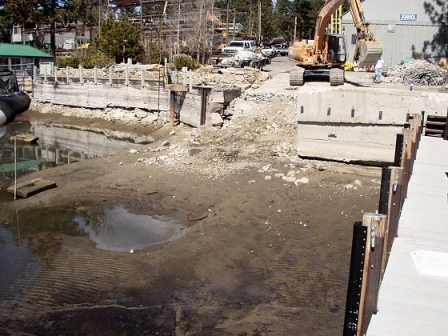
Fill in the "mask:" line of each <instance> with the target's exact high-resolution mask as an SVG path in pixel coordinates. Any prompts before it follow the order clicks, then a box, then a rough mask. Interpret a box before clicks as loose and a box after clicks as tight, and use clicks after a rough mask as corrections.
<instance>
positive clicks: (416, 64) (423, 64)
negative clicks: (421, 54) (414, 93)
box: [383, 60, 448, 86]
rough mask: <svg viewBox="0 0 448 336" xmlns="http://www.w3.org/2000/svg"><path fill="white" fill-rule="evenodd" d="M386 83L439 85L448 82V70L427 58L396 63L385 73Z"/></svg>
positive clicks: (384, 79) (384, 80)
mask: <svg viewBox="0 0 448 336" xmlns="http://www.w3.org/2000/svg"><path fill="white" fill-rule="evenodd" d="M383 75H384V78H383V82H384V83H398V84H405V85H409V84H414V85H430V86H439V85H446V84H448V72H447V70H444V69H443V68H441V67H440V66H438V65H437V64H432V63H429V62H428V61H425V60H415V61H412V62H410V63H405V64H401V65H396V66H395V67H393V68H390V69H388V70H387V71H386V72H385V73H384V74H383Z"/></svg>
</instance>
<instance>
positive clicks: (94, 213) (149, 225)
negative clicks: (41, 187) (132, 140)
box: [0, 123, 187, 299]
mask: <svg viewBox="0 0 448 336" xmlns="http://www.w3.org/2000/svg"><path fill="white" fill-rule="evenodd" d="M30 130H32V131H33V132H34V133H33V134H34V135H35V136H38V137H39V142H38V144H35V145H32V144H28V143H16V149H14V143H13V142H11V141H10V137H11V136H13V135H15V134H19V133H26V132H29V131H30ZM128 147H129V143H126V142H123V141H116V140H110V139H108V138H107V137H106V136H104V135H101V134H97V133H92V132H86V131H79V130H71V129H63V128H60V127H59V128H55V127H47V126H36V127H31V125H30V124H29V123H11V124H9V125H6V126H4V127H2V129H1V132H0V270H1V271H0V299H2V298H5V297H10V296H11V295H15V293H17V288H20V290H19V291H22V290H26V289H27V288H29V287H30V286H32V283H33V279H35V278H36V277H37V276H38V274H39V272H40V270H41V268H42V267H43V266H44V265H46V264H49V263H50V262H51V260H52V259H53V258H54V256H55V255H56V254H57V253H58V251H59V250H60V248H61V246H60V242H59V241H58V240H57V239H56V235H59V234H63V235H67V236H73V237H75V236H86V237H89V238H90V239H91V240H92V241H94V242H95V243H96V244H97V247H98V248H101V249H107V250H115V251H124V252H129V251H130V250H131V249H133V250H134V251H136V250H138V249H142V248H144V247H147V246H150V245H154V244H158V243H162V242H166V241H170V240H174V239H178V238H180V237H182V236H183V235H185V233H186V232H187V228H186V227H184V226H182V225H180V224H177V223H175V222H174V221H173V219H172V218H170V217H167V216H154V217H151V216H146V215H136V214H132V213H130V212H129V211H127V210H126V209H125V208H123V207H122V206H120V205H112V206H110V205H103V204H101V205H98V204H87V205H85V206H82V207H80V206H79V205H78V206H75V205H74V206H73V207H70V206H68V207H47V208H37V209H30V210H28V209H25V210H21V211H11V210H9V208H8V203H10V202H14V200H13V195H12V194H10V193H8V192H7V191H6V188H7V187H8V186H10V185H12V184H13V183H14V179H15V173H14V170H11V162H13V161H14V156H16V158H17V161H20V162H21V163H22V164H23V165H24V166H22V168H20V169H17V178H20V177H21V176H24V175H26V174H29V173H31V172H33V171H37V170H41V169H49V168H51V167H55V166H58V165H62V164H71V163H73V162H76V161H79V160H84V159H88V158H94V157H97V156H104V155H110V154H113V153H115V152H117V151H119V150H122V149H125V148H128ZM19 166H20V165H17V167H19ZM12 167H14V166H12ZM24 279H26V281H24Z"/></svg>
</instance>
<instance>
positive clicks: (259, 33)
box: [258, 0, 261, 43]
mask: <svg viewBox="0 0 448 336" xmlns="http://www.w3.org/2000/svg"><path fill="white" fill-rule="evenodd" d="M258 43H261V0H258Z"/></svg>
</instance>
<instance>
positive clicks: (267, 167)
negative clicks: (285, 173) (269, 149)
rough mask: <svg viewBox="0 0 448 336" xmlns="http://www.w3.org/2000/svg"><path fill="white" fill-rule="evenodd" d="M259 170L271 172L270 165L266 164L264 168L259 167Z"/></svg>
mask: <svg viewBox="0 0 448 336" xmlns="http://www.w3.org/2000/svg"><path fill="white" fill-rule="evenodd" d="M261 169H262V170H263V171H265V172H269V171H271V170H272V165H271V164H267V165H266V166H263V167H261Z"/></svg>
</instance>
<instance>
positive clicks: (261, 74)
mask: <svg viewBox="0 0 448 336" xmlns="http://www.w3.org/2000/svg"><path fill="white" fill-rule="evenodd" d="M255 78H257V80H259V81H260V82H264V81H266V80H268V79H269V74H268V73H267V72H263V71H257V72H255Z"/></svg>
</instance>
